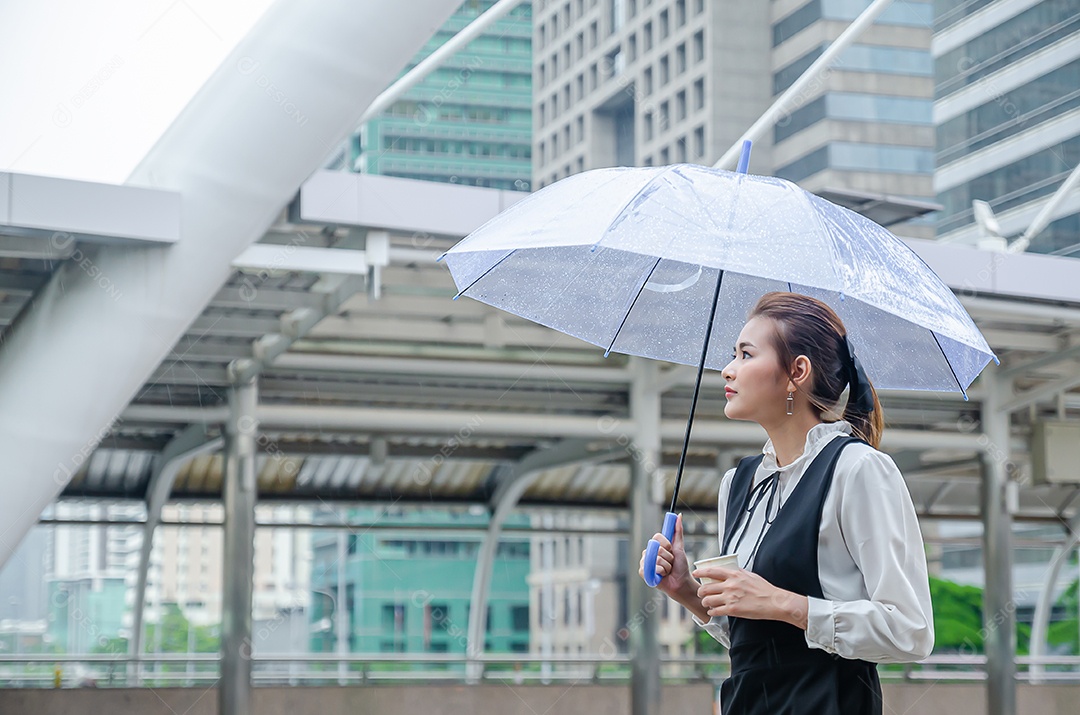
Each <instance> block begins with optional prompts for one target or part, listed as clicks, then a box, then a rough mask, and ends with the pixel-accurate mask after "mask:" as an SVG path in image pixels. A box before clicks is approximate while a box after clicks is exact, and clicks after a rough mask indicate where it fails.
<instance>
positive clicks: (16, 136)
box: [0, 0, 272, 184]
mask: <svg viewBox="0 0 1080 715" xmlns="http://www.w3.org/2000/svg"><path fill="white" fill-rule="evenodd" d="M271 2H272V0H226V2H221V0H97V1H95V2H85V1H84V0H83V1H80V0H35V1H34V2H6V3H0V68H2V70H0V106H2V107H3V111H0V171H11V172H15V173H22V174H38V175H44V176H56V177H62V178H67V179H82V180H87V181H98V182H104V183H112V184H121V183H124V181H125V180H126V179H127V178H128V176H130V174H131V172H132V171H133V170H134V168H135V167H136V166H137V165H138V163H139V161H140V160H142V158H143V157H144V156H145V155H146V153H147V152H148V151H149V150H150V148H151V147H152V146H153V145H154V143H155V142H156V141H157V140H158V139H159V138H160V137H161V135H162V134H163V133H164V132H165V130H166V129H167V128H168V126H169V125H170V124H171V123H172V121H173V119H174V118H175V117H176V116H177V115H178V114H179V112H180V110H181V109H183V107H184V105H186V104H187V102H188V101H189V100H190V99H191V97H192V96H194V94H195V92H196V91H198V89H199V88H200V87H201V86H202V85H203V84H204V83H205V81H206V80H207V78H208V77H210V75H211V74H212V73H213V71H214V70H215V69H216V68H217V67H218V66H219V65H220V64H221V63H222V62H223V60H224V59H225V58H226V56H227V55H228V54H229V52H230V51H232V50H233V48H234V47H235V46H236V45H237V44H238V43H239V42H240V40H241V39H242V38H243V37H244V36H245V35H246V34H247V33H248V31H250V30H251V28H252V26H253V25H254V24H255V23H256V22H257V21H258V19H259V18H260V17H262V15H263V14H264V12H265V11H266V9H267V8H268V7H269V6H270V4H271Z"/></svg>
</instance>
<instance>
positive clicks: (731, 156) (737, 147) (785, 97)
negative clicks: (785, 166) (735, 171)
mask: <svg viewBox="0 0 1080 715" xmlns="http://www.w3.org/2000/svg"><path fill="white" fill-rule="evenodd" d="M890 4H892V0H874V2H873V3H871V4H870V6H869V7H867V8H866V9H865V10H863V11H862V14H861V15H859V16H858V17H857V18H855V20H854V21H853V22H852V23H851V24H850V25H848V26H847V29H845V30H844V31H843V32H842V33H841V34H840V36H839V37H837V38H836V39H835V40H833V42H832V44H830V45H829V47H828V48H827V49H826V50H825V52H823V53H822V55H821V57H818V58H817V59H816V60H814V63H813V64H812V65H810V66H809V67H808V68H807V69H806V71H805V72H803V73H802V74H801V75H800V76H799V78H798V79H797V80H795V82H794V83H793V84H792V85H791V86H790V87H788V88H787V90H786V91H785V92H784V93H783V94H781V95H780V96H779V97H777V98H776V101H775V102H773V105H772V106H771V107H769V108H768V109H767V110H765V113H764V114H762V115H761V117H759V118H758V120H757V121H756V122H754V124H753V125H752V126H751V127H750V128H749V129H747V130H746V132H745V133H744V134H743V135H742V136H741V137H739V138H738V139H737V140H736V141H735V143H734V144H732V145H731V148H730V149H728V150H727V152H726V153H725V154H724V155H723V156H722V157H720V161H718V162H716V163H715V164H713V166H714V167H716V168H717V169H724V168H729V167H732V166H734V165H735V161H736V160H737V159H738V158H739V155H740V154H741V153H742V146H743V142H744V141H747V140H749V141H754V142H756V141H757V140H758V139H760V138H761V137H762V136H763V135H764V134H765V132H767V131H768V130H769V129H770V128H771V127H772V126H773V125H774V124H775V123H776V120H777V119H779V118H780V116H781V115H783V114H784V113H785V112H787V111H788V109H789V108H790V106H791V105H792V104H793V102H792V100H793V99H796V98H798V97H799V95H801V94H802V93H803V90H804V89H806V87H807V85H809V84H810V83H811V82H813V81H814V80H816V79H818V76H819V75H821V74H822V73H823V72H824V70H825V69H827V68H828V67H829V66H830V65H831V64H832V63H833V62H834V61H836V58H837V56H838V55H839V54H840V53H841V52H843V51H844V50H845V49H847V47H848V45H850V44H851V43H852V42H854V41H855V40H856V38H858V36H859V35H861V34H862V32H863V30H865V29H866V28H867V27H869V26H870V25H871V23H873V22H874V20H876V19H877V16H878V15H880V14H881V13H883V12H884V11H885V9H886V8H888V7H889V5H890Z"/></svg>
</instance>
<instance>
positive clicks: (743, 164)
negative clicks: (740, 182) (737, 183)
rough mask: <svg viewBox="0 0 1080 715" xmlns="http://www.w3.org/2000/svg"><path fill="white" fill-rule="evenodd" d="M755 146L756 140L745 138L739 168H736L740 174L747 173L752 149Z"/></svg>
mask: <svg viewBox="0 0 1080 715" xmlns="http://www.w3.org/2000/svg"><path fill="white" fill-rule="evenodd" d="M753 146H754V142H752V141H750V140H749V139H745V140H743V143H742V154H740V155H739V168H738V169H736V171H737V172H739V173H740V174H745V173H746V172H747V170H748V169H749V168H750V149H751V148H752V147H753Z"/></svg>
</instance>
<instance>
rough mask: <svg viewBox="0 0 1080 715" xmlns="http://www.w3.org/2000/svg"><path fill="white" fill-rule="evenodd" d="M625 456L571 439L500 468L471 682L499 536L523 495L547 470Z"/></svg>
mask: <svg viewBox="0 0 1080 715" xmlns="http://www.w3.org/2000/svg"><path fill="white" fill-rule="evenodd" d="M625 455H626V449H625V448H622V447H618V448H614V449H604V450H599V451H597V450H590V449H589V442H588V441H586V440H577V439H569V440H566V441H565V442H562V443H560V444H559V445H557V446H555V447H553V448H551V449H544V450H538V451H536V452H531V453H529V454H528V455H526V456H525V457H524V458H522V459H521V460H520V461H519V462H517V463H516V464H507V465H503V466H502V467H500V468H499V471H498V472H497V477H496V481H497V484H496V485H495V491H494V493H493V494H492V495H491V500H490V507H491V510H492V514H491V521H490V522H488V530H487V534H486V535H485V536H484V541H483V543H482V544H481V545H480V553H479V555H478V556H477V559H476V571H475V574H474V576H473V585H472V598H471V599H470V603H472V607H471V608H470V609H469V625H468V640H467V642H466V646H465V654H466V656H467V657H468V659H469V663H468V667H467V668H466V671H465V672H466V678H467V679H468V681H469V682H471V683H476V682H479V680H480V675H481V671H482V664H481V663H480V662H479V659H478V658H479V656H481V655H483V653H484V627H485V625H486V624H487V618H486V616H487V602H488V594H489V592H490V589H491V571H492V569H493V567H494V566H495V553H496V551H498V546H499V535H500V534H501V533H502V526H503V524H504V523H505V522H506V517H508V516H509V515H510V513H511V512H512V511H513V510H514V507H515V506H517V503H518V501H519V500H520V499H521V495H522V494H524V493H525V492H526V491H528V489H529V487H530V486H531V485H532V483H533V482H534V481H536V478H537V477H538V476H540V474H541V473H542V472H543V471H544V470H545V469H551V468H552V467H564V466H567V465H570V464H597V463H599V462H606V461H608V460H611V459H617V458H619V457H623V456H625Z"/></svg>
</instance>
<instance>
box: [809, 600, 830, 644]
mask: <svg viewBox="0 0 1080 715" xmlns="http://www.w3.org/2000/svg"><path fill="white" fill-rule="evenodd" d="M807 601H808V607H807V610H806V645H808V646H810V647H811V648H818V649H821V650H824V651H827V652H829V653H836V652H837V651H836V617H835V614H834V613H833V602H832V601H827V600H825V599H823V598H814V597H813V596H809V597H808V598H807Z"/></svg>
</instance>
